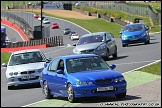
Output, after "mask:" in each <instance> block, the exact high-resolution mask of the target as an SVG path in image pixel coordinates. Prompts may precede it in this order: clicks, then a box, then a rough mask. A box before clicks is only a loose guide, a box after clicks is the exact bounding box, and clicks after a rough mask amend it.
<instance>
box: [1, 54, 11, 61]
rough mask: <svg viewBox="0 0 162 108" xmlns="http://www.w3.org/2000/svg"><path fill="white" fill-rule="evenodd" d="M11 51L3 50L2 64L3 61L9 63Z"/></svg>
mask: <svg viewBox="0 0 162 108" xmlns="http://www.w3.org/2000/svg"><path fill="white" fill-rule="evenodd" d="M10 55H11V53H6V52H3V53H2V52H1V64H2V63H7V62H8V60H9V57H10Z"/></svg>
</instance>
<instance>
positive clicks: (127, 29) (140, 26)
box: [124, 24, 145, 32]
mask: <svg viewBox="0 0 162 108" xmlns="http://www.w3.org/2000/svg"><path fill="white" fill-rule="evenodd" d="M144 29H145V27H144V25H143V24H135V25H128V26H125V27H124V32H134V31H139V30H144Z"/></svg>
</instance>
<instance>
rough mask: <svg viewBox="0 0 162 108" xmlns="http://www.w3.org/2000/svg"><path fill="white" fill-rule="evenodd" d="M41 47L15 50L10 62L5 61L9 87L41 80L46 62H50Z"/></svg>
mask: <svg viewBox="0 0 162 108" xmlns="http://www.w3.org/2000/svg"><path fill="white" fill-rule="evenodd" d="M50 60H51V58H48V59H47V58H46V57H45V55H44V54H43V53H42V52H41V51H40V50H39V49H30V50H21V51H16V52H13V53H12V54H11V56H10V58H9V62H8V64H5V63H3V64H2V66H3V67H7V69H6V80H7V86H8V89H9V90H10V89H13V88H14V87H15V86H18V85H22V84H33V83H39V82H40V76H41V72H42V69H43V68H44V63H45V62H50Z"/></svg>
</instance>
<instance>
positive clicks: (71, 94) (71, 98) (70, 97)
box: [67, 84, 75, 103]
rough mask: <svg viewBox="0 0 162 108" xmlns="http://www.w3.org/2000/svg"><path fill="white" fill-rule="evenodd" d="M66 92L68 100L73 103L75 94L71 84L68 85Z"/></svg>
mask: <svg viewBox="0 0 162 108" xmlns="http://www.w3.org/2000/svg"><path fill="white" fill-rule="evenodd" d="M67 93H68V101H69V102H71V103H73V102H74V101H75V96H74V90H73V87H72V85H71V84H69V85H68V88H67Z"/></svg>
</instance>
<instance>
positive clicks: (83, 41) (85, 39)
mask: <svg viewBox="0 0 162 108" xmlns="http://www.w3.org/2000/svg"><path fill="white" fill-rule="evenodd" d="M102 41H103V36H101V35H95V36H94V35H93V36H87V37H81V38H80V40H79V42H78V44H77V45H82V44H89V43H96V42H102Z"/></svg>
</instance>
